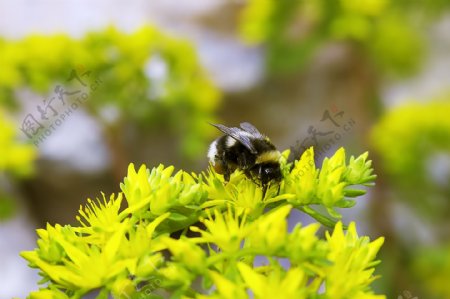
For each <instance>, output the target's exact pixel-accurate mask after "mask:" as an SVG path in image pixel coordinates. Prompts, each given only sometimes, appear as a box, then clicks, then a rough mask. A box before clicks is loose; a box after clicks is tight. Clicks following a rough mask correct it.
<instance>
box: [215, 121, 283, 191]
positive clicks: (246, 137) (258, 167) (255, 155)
mask: <svg viewBox="0 0 450 299" xmlns="http://www.w3.org/2000/svg"><path fill="white" fill-rule="evenodd" d="M211 125H213V126H214V127H216V128H217V129H219V130H220V131H221V132H222V133H224V134H225V135H223V136H221V137H219V138H218V139H216V140H214V141H213V142H212V143H211V145H210V146H209V150H208V158H209V161H210V163H211V165H212V166H213V167H214V169H215V171H216V172H217V173H220V174H223V176H224V179H225V181H227V182H228V181H229V180H230V175H231V173H233V172H234V171H235V170H236V169H239V170H242V171H243V172H244V173H245V175H246V176H247V177H248V178H250V179H251V180H253V181H254V182H256V183H258V184H260V185H261V186H262V188H263V196H264V194H265V192H266V190H267V187H268V185H269V184H270V183H271V182H275V183H279V182H280V181H281V179H282V174H281V169H280V163H279V158H280V156H281V154H280V152H279V151H278V150H277V149H276V147H275V146H274V145H273V144H272V142H271V141H270V139H269V138H268V137H267V136H265V135H263V134H261V133H260V132H259V131H258V129H256V128H255V126H253V125H252V124H250V123H248V122H243V123H241V124H240V128H236V127H232V128H229V127H226V126H224V125H220V124H211Z"/></svg>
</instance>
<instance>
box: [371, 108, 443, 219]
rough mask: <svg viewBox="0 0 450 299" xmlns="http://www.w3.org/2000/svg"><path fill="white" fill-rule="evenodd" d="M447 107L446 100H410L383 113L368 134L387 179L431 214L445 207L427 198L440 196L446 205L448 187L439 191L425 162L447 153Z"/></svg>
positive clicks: (439, 212)
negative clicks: (422, 101)
mask: <svg viewBox="0 0 450 299" xmlns="http://www.w3.org/2000/svg"><path fill="white" fill-rule="evenodd" d="M449 111H450V102H448V101H443V100H442V101H431V102H426V103H419V102H411V103H409V104H405V105H403V106H401V107H398V108H395V109H393V110H392V111H389V112H388V113H386V114H385V115H384V116H383V117H382V119H381V120H380V122H379V123H378V124H377V125H376V126H375V127H374V129H373V131H372V134H371V140H372V144H373V145H374V148H375V149H376V150H377V152H378V153H379V155H380V156H381V158H382V159H381V163H382V165H383V168H384V170H385V171H386V172H387V174H388V175H390V178H391V179H392V180H391V181H390V182H391V183H392V184H393V185H395V186H397V187H399V188H400V189H401V190H402V191H403V192H406V193H407V195H406V198H407V199H408V200H414V199H417V200H416V203H417V204H419V205H421V206H424V205H425V206H426V205H428V206H429V208H431V209H434V212H435V213H433V215H435V216H436V215H437V214H441V213H445V211H446V210H447V211H448V209H447V208H443V207H442V206H441V204H439V203H438V202H434V203H432V202H433V201H431V200H430V199H431V198H433V196H441V197H442V196H444V198H443V199H442V200H443V203H444V204H445V205H447V206H448V191H447V195H445V194H444V195H443V193H445V190H442V188H439V187H438V185H437V184H436V183H435V182H433V181H432V180H431V179H430V173H429V171H428V169H429V167H427V163H429V162H431V161H430V159H431V158H432V157H433V156H434V155H436V154H446V155H448V156H450V155H449V154H450V118H449ZM411 186H416V188H411ZM444 188H446V187H445V186H444ZM447 190H448V189H447ZM425 199H427V200H425Z"/></svg>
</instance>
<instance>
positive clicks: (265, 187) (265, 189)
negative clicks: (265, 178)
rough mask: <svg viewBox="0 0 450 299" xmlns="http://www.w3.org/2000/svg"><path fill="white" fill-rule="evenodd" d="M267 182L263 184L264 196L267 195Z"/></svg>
mask: <svg viewBox="0 0 450 299" xmlns="http://www.w3.org/2000/svg"><path fill="white" fill-rule="evenodd" d="M266 191H267V184H263V185H262V198H263V199H264V197H266Z"/></svg>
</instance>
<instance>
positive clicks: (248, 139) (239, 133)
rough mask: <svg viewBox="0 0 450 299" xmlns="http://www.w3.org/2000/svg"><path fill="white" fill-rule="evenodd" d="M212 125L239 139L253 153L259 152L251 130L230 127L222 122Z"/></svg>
mask: <svg viewBox="0 0 450 299" xmlns="http://www.w3.org/2000/svg"><path fill="white" fill-rule="evenodd" d="M211 125H213V126H214V127H216V128H217V129H219V130H220V131H222V132H223V133H225V134H226V135H228V136H231V137H233V138H234V139H236V140H237V141H239V142H240V143H242V145H244V146H245V147H246V148H247V149H248V150H249V151H250V152H251V153H252V154H256V153H257V152H256V149H255V147H254V146H253V143H252V139H253V135H252V134H251V133H250V132H246V131H243V130H242V129H239V128H235V127H233V128H229V127H226V126H224V125H220V124H211Z"/></svg>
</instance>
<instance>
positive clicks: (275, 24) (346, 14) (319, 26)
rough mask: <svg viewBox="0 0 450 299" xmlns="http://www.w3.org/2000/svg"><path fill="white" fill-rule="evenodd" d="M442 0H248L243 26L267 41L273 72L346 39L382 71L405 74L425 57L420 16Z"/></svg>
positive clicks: (248, 34)
mask: <svg viewBox="0 0 450 299" xmlns="http://www.w3.org/2000/svg"><path fill="white" fill-rule="evenodd" d="M438 2H439V1H436V2H430V1H428V2H427V1H414V3H411V1H401V0H400V1H393V0H333V1H328V0H306V1H303V0H249V1H248V4H247V5H246V6H245V8H244V10H243V12H242V16H241V23H240V28H239V29H240V33H241V35H242V37H243V38H244V39H245V40H246V41H248V42H251V43H265V45H266V47H267V48H268V65H269V67H270V68H271V69H272V70H273V71H285V70H295V69H297V68H298V67H299V66H301V65H303V64H305V63H306V62H307V61H308V60H309V59H310V58H311V57H312V56H313V54H314V53H315V52H316V50H317V48H318V47H319V46H321V45H323V44H324V43H326V42H330V41H340V42H342V41H344V42H349V43H353V44H356V45H358V47H359V49H363V51H365V52H366V53H367V54H368V57H370V59H371V60H372V61H373V62H375V63H376V64H377V66H378V67H379V68H380V69H381V70H383V71H386V70H387V71H395V72H396V73H400V74H403V73H408V72H411V71H412V70H414V69H415V68H416V67H417V66H418V62H420V58H421V57H422V56H423V55H422V54H423V52H424V44H425V43H424V41H423V32H421V30H422V28H421V27H420V26H417V25H418V20H421V21H423V20H424V19H426V18H428V17H429V16H430V15H432V14H433V13H435V12H436V11H437V10H439V9H441V8H442V7H445V6H448V4H449V3H448V1H441V2H439V3H438ZM436 8H438V9H436ZM421 24H423V23H421Z"/></svg>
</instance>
